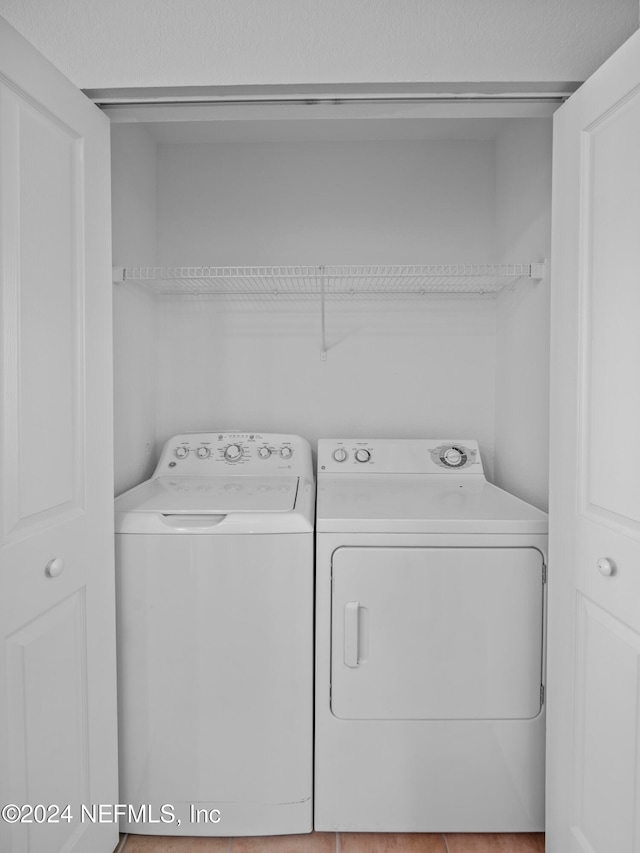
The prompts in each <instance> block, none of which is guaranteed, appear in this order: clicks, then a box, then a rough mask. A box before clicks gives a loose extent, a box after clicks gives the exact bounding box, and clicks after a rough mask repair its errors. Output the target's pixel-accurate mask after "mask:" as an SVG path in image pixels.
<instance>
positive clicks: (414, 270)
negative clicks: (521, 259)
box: [114, 264, 542, 298]
mask: <svg viewBox="0 0 640 853" xmlns="http://www.w3.org/2000/svg"><path fill="white" fill-rule="evenodd" d="M540 266H541V265H539V264H430V265H426V264H413V265H412V264H409V265H407V264H398V265H384V266H383V265H377V266H371V265H332V266H329V265H327V266H323V265H317V266H311V265H301V266H251V267H249V266H247V267H232V266H228V267H207V266H202V267H127V268H124V269H122V268H118V271H117V274H116V273H115V272H114V280H117V281H133V282H137V283H138V284H140V285H142V286H143V287H145V288H146V289H148V290H150V291H153V292H154V293H159V294H211V295H222V296H253V297H260V296H262V297H269V296H280V295H283V296H290V297H291V296H292V297H305V296H316V297H317V296H322V295H324V296H325V297H327V298H330V297H347V296H370V297H378V296H386V297H393V296H398V297H401V296H409V297H419V296H423V295H428V294H440V295H459V296H464V295H476V296H477V295H491V294H495V293H497V292H498V291H500V290H501V289H502V288H503V287H505V286H507V285H509V284H513V283H514V282H516V281H518V280H519V279H521V278H539V277H541V275H542V273H541V272H540V270H539V269H538V268H539V267H540Z"/></svg>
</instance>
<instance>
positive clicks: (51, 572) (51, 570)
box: [44, 557, 64, 578]
mask: <svg viewBox="0 0 640 853" xmlns="http://www.w3.org/2000/svg"><path fill="white" fill-rule="evenodd" d="M63 569H64V560H63V559H62V557H54V559H53V560H49V562H48V563H47V565H46V566H45V569H44V573H45V575H47V577H49V578H57V577H58V575H61V574H62V570H63Z"/></svg>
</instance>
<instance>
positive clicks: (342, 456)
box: [333, 447, 349, 462]
mask: <svg viewBox="0 0 640 853" xmlns="http://www.w3.org/2000/svg"><path fill="white" fill-rule="evenodd" d="M348 457H349V454H348V453H347V451H346V450H345V449H344V447H339V448H338V449H337V450H334V451H333V458H334V459H335V460H336V462H346V461H347V458H348Z"/></svg>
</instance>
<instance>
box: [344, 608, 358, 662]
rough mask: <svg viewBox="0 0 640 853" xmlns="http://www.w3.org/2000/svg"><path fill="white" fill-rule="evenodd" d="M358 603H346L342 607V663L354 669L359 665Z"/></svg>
mask: <svg viewBox="0 0 640 853" xmlns="http://www.w3.org/2000/svg"><path fill="white" fill-rule="evenodd" d="M359 623H360V602H359V601H347V603H346V604H345V606H344V663H345V666H350V667H352V668H355V667H357V666H359V665H360V655H359V648H358V636H359V634H360V624H359Z"/></svg>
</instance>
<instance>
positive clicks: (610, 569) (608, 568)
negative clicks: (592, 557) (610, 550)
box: [598, 557, 616, 578]
mask: <svg viewBox="0 0 640 853" xmlns="http://www.w3.org/2000/svg"><path fill="white" fill-rule="evenodd" d="M615 570H616V564H615V563H614V562H613V560H609V559H608V558H607V557H601V558H600V559H599V560H598V571H599V572H600V574H601V575H604V576H605V577H606V578H608V577H611V575H612V574H614V573H615Z"/></svg>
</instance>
